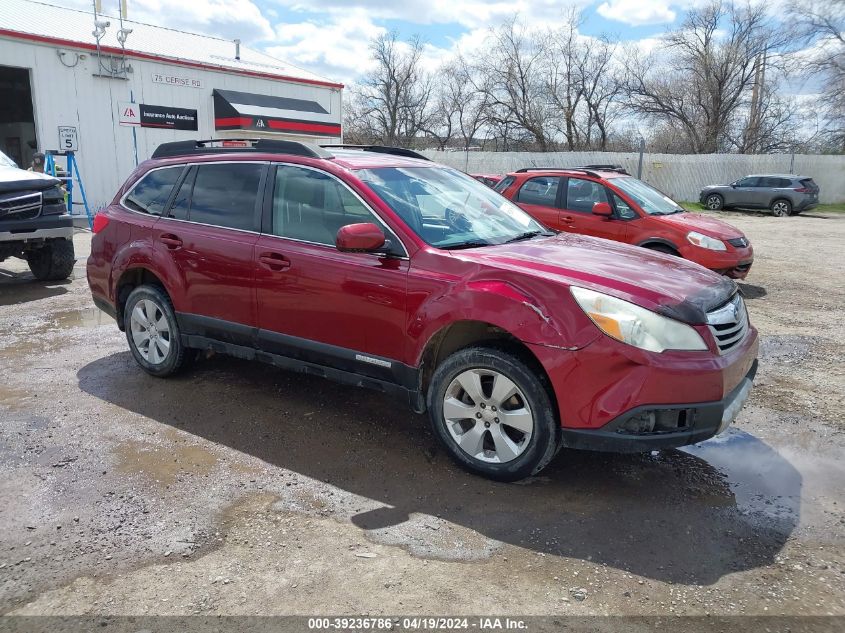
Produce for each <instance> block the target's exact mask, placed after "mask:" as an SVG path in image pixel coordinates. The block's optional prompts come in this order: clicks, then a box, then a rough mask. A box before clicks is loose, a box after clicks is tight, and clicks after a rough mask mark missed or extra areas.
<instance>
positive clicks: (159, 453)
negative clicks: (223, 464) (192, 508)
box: [115, 440, 218, 486]
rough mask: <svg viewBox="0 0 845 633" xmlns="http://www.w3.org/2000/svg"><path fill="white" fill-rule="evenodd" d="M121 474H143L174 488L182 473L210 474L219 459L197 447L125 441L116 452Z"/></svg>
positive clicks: (162, 484) (118, 468)
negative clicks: (172, 485)
mask: <svg viewBox="0 0 845 633" xmlns="http://www.w3.org/2000/svg"><path fill="white" fill-rule="evenodd" d="M115 454H116V455H117V459H118V464H117V470H118V472H121V473H126V474H135V473H140V474H141V475H143V476H145V477H147V478H148V479H151V480H153V481H155V482H156V483H158V484H160V485H161V486H170V485H171V484H173V483H174V482H175V481H176V477H177V476H178V475H179V474H182V473H190V474H192V475H206V474H208V473H210V472H211V471H212V470H213V469H214V467H215V466H216V465H217V461H218V460H217V457H216V456H215V455H213V454H211V453H209V452H208V451H206V450H204V449H202V448H201V447H199V446H196V445H176V446H174V445H170V446H168V447H162V446H157V445H155V444H148V443H145V442H136V441H131V440H130V441H127V442H123V443H122V444H121V445H120V446H119V447H118V448H117V450H116V451H115Z"/></svg>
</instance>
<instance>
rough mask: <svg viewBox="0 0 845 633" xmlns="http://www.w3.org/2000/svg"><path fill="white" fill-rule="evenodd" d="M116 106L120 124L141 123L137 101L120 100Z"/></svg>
mask: <svg viewBox="0 0 845 633" xmlns="http://www.w3.org/2000/svg"><path fill="white" fill-rule="evenodd" d="M118 108H119V109H120V113H119V114H120V124H121V125H141V111H140V110H139V109H138V104H137V103H129V102H121V103H119V104H118Z"/></svg>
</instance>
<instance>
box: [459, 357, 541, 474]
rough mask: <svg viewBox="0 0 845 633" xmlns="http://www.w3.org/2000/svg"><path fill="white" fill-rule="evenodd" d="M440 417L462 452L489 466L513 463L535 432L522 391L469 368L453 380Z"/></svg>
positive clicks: (500, 378)
mask: <svg viewBox="0 0 845 633" xmlns="http://www.w3.org/2000/svg"><path fill="white" fill-rule="evenodd" d="M443 417H444V422H445V424H446V428H447V430H448V431H449V434H450V435H451V436H452V439H453V440H454V441H455V443H456V444H457V445H458V446H459V447H460V448H461V450H463V451H464V452H465V453H466V454H467V455H469V456H470V457H473V458H475V459H478V460H480V461H484V462H489V463H499V464H502V463H506V462H510V461H513V460H514V459H516V458H517V457H519V456H520V455H521V454H522V453H523V452H524V451H525V449H526V448H527V447H528V444H529V443H530V441H531V436H532V435H533V433H534V416H533V414H532V412H531V408H530V407H529V405H528V401H527V399H526V398H525V395H524V394H523V393H522V390H521V389H520V388H519V387H518V386H517V385H516V383H514V382H513V381H512V380H511V379H510V378H508V377H507V376H505V375H504V374H501V373H499V372H497V371H493V370H488V369H469V370H466V371H464V372H462V373H460V374H458V376H457V377H455V379H454V380H452V382H451V383H450V384H449V387H448V388H447V389H446V394H445V396H444V398H443Z"/></svg>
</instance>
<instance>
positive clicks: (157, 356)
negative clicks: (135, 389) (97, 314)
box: [123, 285, 195, 378]
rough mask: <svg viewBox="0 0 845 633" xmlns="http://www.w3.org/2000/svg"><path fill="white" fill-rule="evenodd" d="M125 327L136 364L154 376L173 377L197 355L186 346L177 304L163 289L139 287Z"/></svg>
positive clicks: (131, 298) (131, 297) (127, 308)
mask: <svg viewBox="0 0 845 633" xmlns="http://www.w3.org/2000/svg"><path fill="white" fill-rule="evenodd" d="M123 324H124V330H125V332H126V340H127V342H128V343H129V350H130V351H131V352H132V356H133V357H134V358H135V362H137V363H138V364H139V365H140V366H141V368H142V369H143V370H144V371H145V372H147V373H148V374H150V375H152V376H156V377H158V378H166V377H168V376H172V375H174V374H176V373H178V372H179V371H180V370H182V369H183V368H185V367H186V366H187V365H188V364H189V362H190V361H191V360H192V359H193V358H194V356H195V354H194V352H193V350H190V349H188V348H186V347H185V346H184V345H183V344H182V340H181V338H180V332H179V324H178V322H177V321H176V313H175V312H174V311H173V304H172V303H171V301H170V297H168V296H167V293H166V292H165V291H164V289H162V288H161V287H159V286H153V285H144V286H138V287H137V288H135V289H134V290H133V291H132V292H131V293H130V294H129V297H128V298H127V299H126V306H125V308H124V310H123Z"/></svg>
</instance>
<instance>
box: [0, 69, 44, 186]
mask: <svg viewBox="0 0 845 633" xmlns="http://www.w3.org/2000/svg"><path fill="white" fill-rule="evenodd" d="M0 95H3V98H2V99H0V149H2V150H3V153H4V154H6V156H8V157H9V158H11V159H12V160H13V161H15V162H16V163H17V164H18V165H19V166H21V167H23V168H24V169H27V168H28V167H29V165H30V163H31V162H32V155H33V154H34V153H35V152H37V151H38V149H37V148H38V139H36V137H35V115H34V112H33V107H32V85H31V83H30V80H29V69H27V68H13V67H11V66H0Z"/></svg>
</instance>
